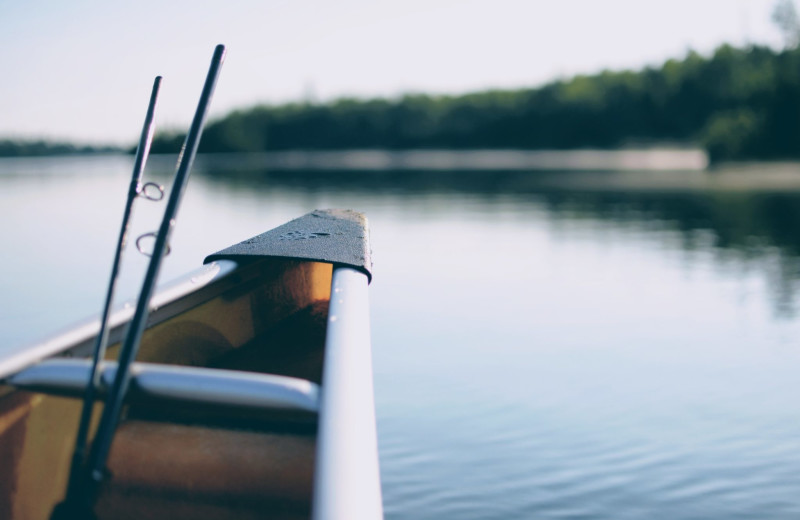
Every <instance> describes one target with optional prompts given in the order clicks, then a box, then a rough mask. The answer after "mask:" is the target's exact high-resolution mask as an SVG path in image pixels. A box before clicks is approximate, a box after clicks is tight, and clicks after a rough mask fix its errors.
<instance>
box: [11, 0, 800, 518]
mask: <svg viewBox="0 0 800 520" xmlns="http://www.w3.org/2000/svg"><path fill="white" fill-rule="evenodd" d="M0 29H2V30H0V44H2V45H3V48H4V49H5V50H4V52H2V53H0V67H1V68H2V70H4V74H3V81H2V82H0V156H1V157H0V221H1V222H2V223H0V259H2V264H0V265H2V269H1V270H0V351H9V350H12V349H17V348H25V345H26V344H29V343H31V342H34V341H36V340H38V339H41V338H43V337H46V336H48V335H50V334H52V333H54V332H56V331H58V330H59V329H62V328H64V327H67V326H69V325H70V324H71V323H73V322H75V321H76V320H79V319H81V318H83V317H85V316H87V315H91V314H93V313H96V312H98V310H99V308H100V306H101V303H102V297H103V290H104V286H105V283H106V278H107V273H108V271H110V264H111V254H112V249H113V244H114V241H115V239H116V234H117V228H118V225H119V222H120V219H121V212H122V209H123V203H124V198H125V194H126V189H127V185H128V180H129V175H130V169H131V166H132V155H131V150H132V148H133V147H134V145H135V141H136V139H137V137H138V133H139V131H140V129H141V124H142V119H143V117H144V112H145V108H146V103H147V97H148V95H149V92H150V87H151V84H152V80H153V77H154V76H156V75H159V74H161V75H164V77H165V81H164V86H163V89H162V97H161V100H160V105H159V109H158V113H157V124H158V125H159V128H160V132H159V134H158V137H157V140H156V143H155V145H154V151H156V152H158V153H157V154H156V155H154V156H153V157H152V158H151V161H150V163H149V165H148V170H147V171H146V173H145V176H146V177H147V180H155V181H159V182H162V183H165V184H167V185H169V183H170V182H171V175H172V173H173V168H174V161H175V156H174V154H175V152H176V151H177V150H178V148H179V147H180V143H181V141H182V138H183V136H182V132H183V131H185V128H186V126H187V125H188V123H189V120H190V118H191V115H192V112H193V109H194V106H195V105H196V102H197V96H198V95H199V91H200V86H201V83H202V79H203V77H204V75H205V72H206V70H207V65H208V60H209V58H210V56H211V52H212V50H213V47H214V45H215V44H217V43H225V44H226V45H227V46H228V57H227V61H226V64H225V66H224V68H223V71H222V76H221V79H220V82H219V84H218V87H217V93H216V96H215V100H214V105H213V106H214V110H213V111H212V117H211V119H210V121H209V124H208V126H207V130H206V133H205V136H204V139H203V141H202V143H201V152H203V153H202V154H201V155H200V156H199V157H198V160H197V162H196V165H195V170H194V174H193V177H192V180H191V183H190V186H189V188H188V190H187V192H186V197H185V200H184V205H183V207H182V209H181V212H180V215H179V219H178V225H177V228H176V232H175V235H174V238H173V248H172V254H171V255H170V256H169V257H168V258H167V260H166V263H165V266H164V269H163V270H162V277H163V278H164V279H168V278H172V277H174V276H177V275H179V274H182V273H184V272H186V271H188V270H191V269H193V268H195V267H197V266H199V265H200V263H201V262H202V259H203V258H204V257H205V255H207V254H209V253H211V252H214V251H216V250H218V249H221V248H223V247H226V246H228V245H231V244H233V243H236V242H238V241H241V240H243V239H246V238H249V237H250V236H253V235H256V234H259V233H261V232H263V231H265V230H266V229H269V228H271V227H275V226H277V225H279V224H282V223H284V222H285V221H288V220H290V219H291V218H295V217H297V216H300V215H302V214H304V213H306V212H309V211H312V210H313V209H315V208H325V207H343V208H352V209H356V210H359V211H363V212H365V213H366V214H367V216H368V218H369V220H370V224H371V229H372V241H373V251H374V260H375V278H374V281H373V284H372V287H371V293H370V294H371V298H372V307H371V310H372V337H373V350H374V368H375V390H376V406H377V415H378V434H379V444H380V459H381V472H382V483H383V493H384V501H385V509H386V517H387V518H388V519H390V520H401V519H403V520H405V519H441V518H459V519H474V520H488V519H509V518H543V519H598V520H599V519H642V518H647V519H662V518H663V519H670V520H675V519H679V520H684V519H685V520H688V519H714V520H715V519H719V520H723V519H724V520H728V519H734V518H748V519H749V518H758V519H796V518H798V515H800V493H798V490H800V405H798V404H797V403H798V399H797V397H798V395H800V377H798V374H800V346H799V345H798V333H799V332H800V301H798V294H800V293H798V291H800V233H798V231H797V230H798V226H800V163H798V162H796V161H797V160H798V159H800V49H798V43H800V19H799V18H798V14H797V11H796V6H795V5H794V3H793V2H791V1H789V0H778V1H776V0H763V1H762V0H739V1H732V0H705V1H704V2H702V3H701V2H694V1H691V2H690V1H684V0H671V1H660V0H653V1H649V2H639V1H633V0H627V1H623V0H610V1H607V2H593V1H589V0H585V1H579V0H571V1H563V2H539V1H530V2H522V1H512V0H495V1H492V2H484V1H472V2H464V1H459V2H456V1H444V0H429V1H417V0H407V1H404V2H365V1H362V0H344V1H341V2H336V3H331V2H315V1H300V2H281V1H277V0H275V1H263V2H249V1H245V0H234V1H230V2H226V3H225V5H224V6H223V5H219V6H210V5H201V4H199V3H193V2H171V3H169V4H166V3H157V2H152V1H142V2H137V3H136V4H131V5H117V4H114V3H108V2H99V1H90V0H85V1H76V2H69V3H56V2H46V1H41V2H36V1H34V2H27V3H10V2H0ZM162 211H163V206H160V205H158V204H151V203H147V202H145V201H142V202H140V203H138V206H137V213H136V219H135V222H134V227H135V229H134V231H133V234H136V233H144V232H147V231H151V230H152V229H155V227H156V226H157V222H158V221H159V219H160V216H161V212H162ZM145 262H146V258H143V257H141V256H138V255H137V254H136V253H131V254H129V255H128V256H126V258H125V264H124V273H123V280H122V287H123V290H122V292H123V293H124V294H125V295H126V296H127V297H131V296H133V295H135V291H136V288H137V287H138V285H139V283H140V277H141V275H142V273H143V270H144V266H145Z"/></svg>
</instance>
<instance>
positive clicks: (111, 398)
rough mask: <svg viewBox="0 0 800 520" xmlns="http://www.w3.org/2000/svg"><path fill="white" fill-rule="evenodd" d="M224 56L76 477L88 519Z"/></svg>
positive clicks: (186, 148) (210, 79) (217, 56)
mask: <svg viewBox="0 0 800 520" xmlns="http://www.w3.org/2000/svg"><path fill="white" fill-rule="evenodd" d="M224 58H225V46H223V45H217V47H216V48H215V49H214V55H213V57H212V59H211V66H210V67H209V70H208V75H207V76H206V80H205V84H204V85H203V91H202V93H201V95H200V101H199V102H198V105H197V110H196V111H195V114H194V118H193V119H192V124H191V126H190V127H189V132H188V134H187V135H186V141H185V142H184V145H183V149H182V150H181V153H180V155H179V157H178V165H177V169H176V172H175V180H174V182H173V186H172V191H171V192H170V196H169V200H168V201H167V207H166V209H165V210H164V216H163V218H162V220H161V225H160V227H159V230H158V234H157V235H156V241H155V245H154V246H153V252H152V255H151V257H150V263H149V265H148V266H147V272H146V274H145V278H144V281H143V282H142V288H141V291H140V293H139V299H138V301H137V302H136V310H135V311H134V315H133V318H132V320H131V322H130V324H129V325H128V329H127V331H126V334H125V339H124V341H123V343H122V349H121V351H120V354H119V360H118V364H117V371H116V375H115V377H114V382H113V384H112V386H111V391H110V392H109V393H108V396H107V397H106V401H105V405H104V406H103V414H102V416H101V417H100V424H99V426H98V428H97V433H96V434H95V436H94V441H93V442H92V447H91V450H90V452H89V457H88V459H87V462H86V466H85V468H86V473H83V474H82V475H81V477H82V479H81V480H82V482H83V483H82V485H81V486H80V487H79V491H80V492H81V495H82V496H81V497H80V498H79V500H78V507H77V509H76V510H75V511H76V512H77V514H80V515H82V516H83V517H92V516H93V514H92V508H93V503H94V500H95V498H96V496H97V493H98V491H99V489H100V486H101V485H102V483H103V481H104V479H105V477H106V474H107V471H106V461H107V459H108V453H109V451H110V449H111V443H112V441H113V438H114V432H115V431H116V429H117V425H118V424H119V419H120V415H121V413H122V405H123V402H124V400H125V394H126V393H127V390H128V387H129V386H130V381H131V372H130V368H131V364H132V363H133V360H134V359H135V358H136V354H137V352H138V351H139V344H140V342H141V339H142V334H143V333H144V328H145V325H146V322H147V316H148V314H149V312H150V299H151V297H152V295H153V291H154V289H155V284H156V281H157V278H158V273H159V270H160V268H161V261H162V259H163V257H164V255H165V252H166V249H167V244H168V242H169V238H170V235H171V234H172V229H173V228H174V226H175V218H176V215H177V211H178V206H179V205H180V201H181V198H182V196H183V192H184V189H185V188H186V181H187V180H188V177H189V172H190V170H191V167H192V163H193V162H194V158H195V155H196V154H197V147H198V145H199V143H200V136H201V134H202V130H203V124H204V123H205V119H206V116H207V114H208V107H209V105H210V103H211V97H212V95H213V93H214V87H215V85H216V82H217V78H218V76H219V71H220V68H221V67H222V61H223V59H224ZM78 518H81V517H78Z"/></svg>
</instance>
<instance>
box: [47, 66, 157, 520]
mask: <svg viewBox="0 0 800 520" xmlns="http://www.w3.org/2000/svg"><path fill="white" fill-rule="evenodd" d="M160 88H161V76H157V77H156V79H155V81H154V82H153V90H152V92H151V93H150V103H149V104H148V106H147V114H146V115H145V118H144V125H143V126H142V134H141V136H140V137H139V145H138V146H137V148H136V158H135V159H134V162H133V175H132V176H131V183H130V186H129V187H128V197H127V200H126V202H125V210H124V211H123V213H122V226H120V230H119V237H118V238H117V247H116V249H115V251H114V262H113V264H112V267H111V276H110V278H109V281H108V287H107V289H106V298H105V302H104V304H103V312H102V313H101V317H100V331H99V332H98V333H97V339H96V340H95V344H94V350H93V353H92V367H91V370H90V371H89V380H88V381H87V384H86V391H85V392H84V394H83V407H82V408H81V417H80V421H79V423H78V433H77V435H76V436H75V448H74V449H73V452H72V463H71V466H70V473H69V480H68V484H67V493H66V497H65V499H64V502H62V504H65V503H69V502H71V501H72V497H73V496H74V494H75V493H76V491H77V490H76V485H77V484H78V482H79V481H80V472H81V469H82V468H83V464H84V461H85V458H86V440H87V438H88V436H89V425H90V424H91V420H92V409H93V407H94V400H95V396H96V394H97V389H98V387H99V385H100V370H98V368H99V366H100V362H101V361H102V360H103V358H104V357H105V353H106V347H107V345H108V328H109V327H108V322H109V317H110V314H111V304H112V303H113V301H114V293H115V292H116V288H117V280H118V278H119V270H120V267H121V265H122V252H123V251H124V250H125V244H126V243H127V239H128V228H129V227H130V226H129V224H130V220H131V216H132V215H133V203H134V202H135V200H136V199H137V198H138V197H143V198H145V199H148V200H161V199H162V198H163V196H164V190H163V188H162V187H161V186H159V185H157V184H155V183H152V182H148V183H146V184H142V174H143V172H144V166H145V164H146V163H147V157H148V156H149V154H150V145H151V144H152V142H153V131H154V129H155V125H154V123H153V119H154V115H155V109H156V102H157V101H158V92H159V90H160ZM154 189H155V190H156V191H153V190H154ZM156 194H158V195H156ZM62 504H59V505H58V506H56V509H57V510H58V508H59V507H62V508H63V507H66V505H62ZM55 516H56V514H55V513H54V517H55Z"/></svg>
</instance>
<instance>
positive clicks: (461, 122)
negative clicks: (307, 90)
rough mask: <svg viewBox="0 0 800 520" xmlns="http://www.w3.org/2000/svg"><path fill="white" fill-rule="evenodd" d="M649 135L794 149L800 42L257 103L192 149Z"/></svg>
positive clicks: (621, 139) (744, 155)
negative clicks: (384, 94) (498, 83)
mask: <svg viewBox="0 0 800 520" xmlns="http://www.w3.org/2000/svg"><path fill="white" fill-rule="evenodd" d="M787 23H788V22H787ZM182 140H183V138H182V136H181V135H178V134H175V133H162V134H159V135H158V137H157V139H156V142H155V143H154V146H153V151H154V152H174V151H177V150H178V149H179V148H180V145H181V143H182ZM658 143H673V144H693V145H700V146H703V147H705V148H706V149H707V150H708V151H709V153H710V155H711V157H712V159H715V160H719V159H769V158H789V157H800V50H798V49H797V48H787V50H783V51H777V50H773V49H771V48H768V47H760V46H752V47H748V48H744V49H739V48H734V47H731V46H728V45H724V46H722V47H719V48H718V49H717V50H716V51H715V52H714V53H713V55H711V56H707V57H705V56H701V55H699V54H697V53H695V52H689V53H688V54H687V55H686V56H685V57H684V58H683V59H673V60H669V61H667V62H666V63H664V64H663V65H661V66H660V67H651V68H646V69H644V70H641V71H635V72H634V71H622V72H611V71H605V72H602V73H599V74H595V75H591V76H577V77H574V78H571V79H567V80H561V81H555V82H552V83H549V84H547V85H544V86H541V87H539V88H531V89H522V90H513V91H488V92H478V93H473V94H466V95H461V96H430V95H422V94H415V95H407V96H404V97H401V98H399V99H373V100H355V99H340V100H337V101H333V102H329V103H324V104H313V103H296V104H289V105H282V106H256V107H253V108H250V109H246V110H238V111H235V112H233V113H231V114H229V115H228V116H226V117H224V118H222V119H219V120H217V121H213V122H211V123H210V124H209V125H208V127H207V129H206V132H205V135H204V137H203V140H202V142H201V145H200V150H201V152H256V151H267V150H290V149H307V150H310V149H317V150H330V149H348V148H349V149H354V148H362V149H363V148H385V149H419V148H447V149H468V148H521V149H571V148H587V147H593V148H614V147H619V146H626V145H631V144H634V145H642V144H658ZM13 144H14V143H8V142H6V143H2V142H0V155H4V154H5V155H14V154H21V152H20V150H22V153H24V151H25V150H29V149H30V150H33V152H34V153H35V152H36V146H33V148H31V146H28V147H27V148H24V147H20V146H17V147H16V148H14V146H12V145H13ZM3 146H5V148H4V147H3ZM37 146H38V145H37Z"/></svg>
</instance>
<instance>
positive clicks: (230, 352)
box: [0, 210, 383, 520]
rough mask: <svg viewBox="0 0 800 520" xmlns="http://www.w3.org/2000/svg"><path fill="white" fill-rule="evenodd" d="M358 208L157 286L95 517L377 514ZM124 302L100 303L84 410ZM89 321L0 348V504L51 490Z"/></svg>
mask: <svg viewBox="0 0 800 520" xmlns="http://www.w3.org/2000/svg"><path fill="white" fill-rule="evenodd" d="M371 269H372V266H371V260H370V247H369V240H368V230H367V225H366V219H365V218H364V217H363V215H361V214H359V213H356V212H352V211H346V210H318V211H314V212H312V213H309V214H308V215H305V216H303V217H300V218H298V219H295V220H293V221H291V222H289V223H287V224H284V225H283V226H280V227H278V228H275V229H273V230H271V231H268V232H266V233H264V234H262V235H259V236H257V237H254V238H252V239H250V240H246V241H244V242H241V243H240V244H237V245H234V246H232V247H230V248H228V249H225V250H222V251H220V252H218V253H215V254H212V255H210V256H209V257H207V258H206V259H205V261H204V264H203V266H202V267H201V268H199V269H198V270H196V271H194V272H192V273H189V274H187V275H186V276H184V277H182V278H180V279H178V280H176V281H174V282H171V283H168V284H165V285H163V286H161V287H160V288H159V290H158V292H157V293H156V295H155V296H154V297H153V299H152V301H151V308H152V311H151V313H150V316H149V319H148V323H147V328H146V330H145V333H144V335H143V338H142V342H141V347H140V350H139V355H138V357H137V360H136V362H135V363H134V365H133V368H132V373H133V379H132V382H131V386H130V389H129V391H128V393H127V394H126V399H125V411H124V414H123V420H122V422H121V423H120V425H119V427H118V429H117V431H116V434H115V436H114V439H113V445H112V448H111V452H110V455H109V458H108V462H107V470H108V475H109V476H108V478H107V479H106V480H105V482H104V484H103V487H102V489H101V491H100V493H99V496H98V497H97V500H96V502H95V506H94V514H95V515H96V517H97V518H108V519H111V518H115V519H117V518H119V519H123V518H149V519H156V518H168V519H170V520H176V519H181V518H191V519H221V518H231V519H233V518H235V519H249V518H279V519H284V518H285V519H290V518H291V519H294V518H314V519H320V520H322V519H359V518H364V519H376V518H382V516H383V510H382V501H381V488H380V476H379V468H378V452H377V440H376V428H375V412H374V396H373V389H372V365H371V346H370V336H369V305H368V294H367V291H368V284H369V281H370V279H371V276H372V274H371ZM132 314H133V310H132V307H131V305H130V304H125V305H122V306H119V307H117V308H116V310H115V311H114V312H113V314H112V316H111V319H110V327H111V329H110V341H109V345H110V346H109V350H108V354H107V356H106V361H104V362H103V365H102V367H101V369H100V370H101V374H102V377H101V384H100V387H99V389H98V400H97V402H96V404H95V413H94V417H95V419H94V423H95V426H96V422H97V416H98V415H99V412H100V411H101V409H102V406H103V404H102V402H103V401H102V398H103V397H104V394H105V393H106V392H107V390H108V387H109V385H110V384H111V381H112V380H113V376H114V372H115V369H116V363H115V362H114V361H113V360H114V359H116V356H117V353H118V351H119V348H120V346H119V343H120V340H121V338H122V337H123V335H124V331H125V327H126V324H127V323H128V322H129V320H130V319H131V316H132ZM98 329H99V319H97V318H95V319H92V320H88V321H86V322H84V323H82V324H79V325H77V326H76V327H74V328H72V329H70V330H68V331H66V332H64V333H61V334H58V335H56V336H55V337H52V338H50V339H48V340H46V341H42V342H39V343H37V344H34V345H31V346H28V347H26V348H24V349H17V350H10V351H7V352H6V353H5V354H3V355H0V381H2V383H3V384H2V386H0V461H2V462H0V518H13V519H26V520H27V519H47V518H49V517H50V515H51V513H52V511H53V508H54V506H55V505H56V504H57V503H58V502H59V501H60V500H62V499H63V497H64V493H65V488H66V485H67V479H68V475H69V466H70V458H71V455H72V448H73V444H74V442H75V440H74V439H75V432H76V429H77V423H78V417H79V414H80V407H81V399H80V398H81V396H82V395H83V394H84V390H85V385H86V384H87V381H88V379H89V371H90V359H89V357H90V356H91V351H92V345H93V344H94V338H95V336H96V334H97V332H98Z"/></svg>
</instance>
